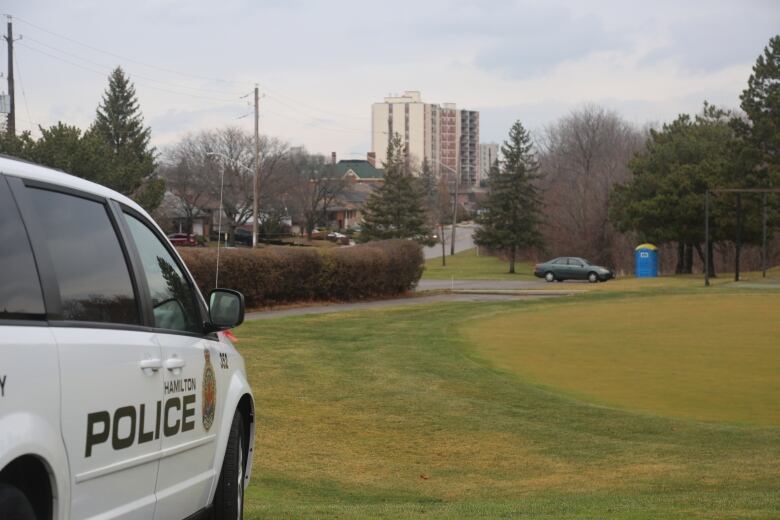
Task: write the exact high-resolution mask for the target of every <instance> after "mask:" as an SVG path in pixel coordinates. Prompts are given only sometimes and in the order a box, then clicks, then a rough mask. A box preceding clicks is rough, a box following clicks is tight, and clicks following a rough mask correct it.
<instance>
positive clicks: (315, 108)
mask: <svg viewBox="0 0 780 520" xmlns="http://www.w3.org/2000/svg"><path fill="white" fill-rule="evenodd" d="M6 16H10V15H6ZM14 18H16V19H17V20H18V21H20V22H22V23H24V24H26V25H29V26H30V27H34V28H35V29H38V30H39V31H42V32H45V33H47V34H50V35H52V36H55V37H57V38H62V39H64V40H66V41H69V42H71V43H74V44H76V45H80V46H82V47H84V48H87V49H90V50H92V51H95V52H99V53H102V54H106V55H108V56H112V57H114V58H119V59H122V60H125V61H129V62H132V63H136V64H138V65H142V66H144V67H148V68H150V69H154V70H158V71H162V72H167V73H170V74H176V75H179V76H183V77H190V78H195V79H199V80H203V81H211V82H218V83H229V84H233V85H242V86H243V85H245V83H242V82H238V81H234V80H226V79H224V78H212V77H207V76H201V75H197V74H191V73H187V72H182V71H178V70H174V69H170V68H166V67H159V66H157V65H153V64H150V63H146V62H143V61H140V60H136V59H133V58H129V57H127V56H123V55H121V54H117V53H114V52H111V51H107V50H104V49H101V48H99V47H96V46H94V45H90V44H88V43H84V42H81V41H79V40H76V39H75V38H71V37H69V36H65V35H63V34H60V33H57V32H55V31H51V30H49V29H46V28H44V27H41V26H39V25H37V24H34V23H32V22H30V21H28V20H25V19H24V18H19V17H14ZM38 43H41V42H38ZM44 45H45V44H44ZM47 47H50V46H48V45H47ZM50 48H51V47H50ZM60 52H63V53H64V51H60ZM85 61H87V60H85ZM135 75H136V76H138V75H137V74H135ZM138 77H141V76H138ZM152 81H156V80H152ZM193 88H195V87H193ZM199 90H209V91H212V92H217V91H215V90H213V89H202V88H199ZM263 90H265V91H266V92H267V93H269V95H271V93H273V94H272V95H273V96H274V97H276V98H277V100H279V98H282V99H287V100H289V101H290V102H292V103H295V104H297V105H299V106H302V107H307V108H309V110H314V111H317V112H320V113H322V114H326V115H330V116H332V117H339V118H343V117H346V118H350V119H355V120H358V119H360V120H363V119H364V118H362V117H360V116H352V115H348V114H337V113H335V112H331V111H329V110H327V109H323V108H320V107H317V106H315V105H312V104H309V103H306V102H304V101H301V100H298V99H296V98H294V97H292V96H289V95H287V94H283V93H281V92H278V91H276V90H275V89H269V88H268V85H267V84H266V83H265V82H263ZM279 101H280V100H279Z"/></svg>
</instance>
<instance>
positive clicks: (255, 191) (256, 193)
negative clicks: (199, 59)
mask: <svg viewBox="0 0 780 520" xmlns="http://www.w3.org/2000/svg"><path fill="white" fill-rule="evenodd" d="M259 197H260V93H259V91H258V86H257V85H255V179H254V184H253V185H252V247H253V248H254V247H257V232H258V229H257V219H258V217H259V215H258V202H259Z"/></svg>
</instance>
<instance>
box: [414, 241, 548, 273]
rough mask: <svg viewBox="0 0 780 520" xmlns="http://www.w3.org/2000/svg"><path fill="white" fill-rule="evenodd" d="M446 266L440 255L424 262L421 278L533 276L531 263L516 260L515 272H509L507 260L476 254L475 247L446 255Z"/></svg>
mask: <svg viewBox="0 0 780 520" xmlns="http://www.w3.org/2000/svg"><path fill="white" fill-rule="evenodd" d="M446 262H447V265H446V266H442V265H441V257H437V258H431V259H429V260H426V262H425V271H424V272H423V276H422V277H423V279H427V280H449V279H451V278H453V277H454V278H455V279H456V280H528V279H531V278H533V277H534V276H533V265H531V264H530V263H528V262H517V263H516V264H515V271H517V272H516V273H515V274H509V272H508V271H509V262H508V261H505V260H501V259H500V258H498V257H496V256H488V255H485V254H482V255H477V249H476V248H474V249H468V250H466V251H461V252H460V253H455V256H449V255H447V257H446Z"/></svg>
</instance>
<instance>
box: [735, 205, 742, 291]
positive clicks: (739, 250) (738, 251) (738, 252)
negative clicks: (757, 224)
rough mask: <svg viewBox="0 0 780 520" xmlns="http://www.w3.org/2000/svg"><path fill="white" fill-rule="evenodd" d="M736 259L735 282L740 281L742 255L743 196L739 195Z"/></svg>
mask: <svg viewBox="0 0 780 520" xmlns="http://www.w3.org/2000/svg"><path fill="white" fill-rule="evenodd" d="M735 249H736V254H735V258H734V281H735V282H738V281H739V257H740V256H741V253H742V194H741V193H737V243H736V247H735Z"/></svg>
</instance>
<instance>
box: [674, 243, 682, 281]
mask: <svg viewBox="0 0 780 520" xmlns="http://www.w3.org/2000/svg"><path fill="white" fill-rule="evenodd" d="M684 269H685V242H682V241H679V242H677V265H676V266H675V267H674V274H682V273H683V271H684Z"/></svg>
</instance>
